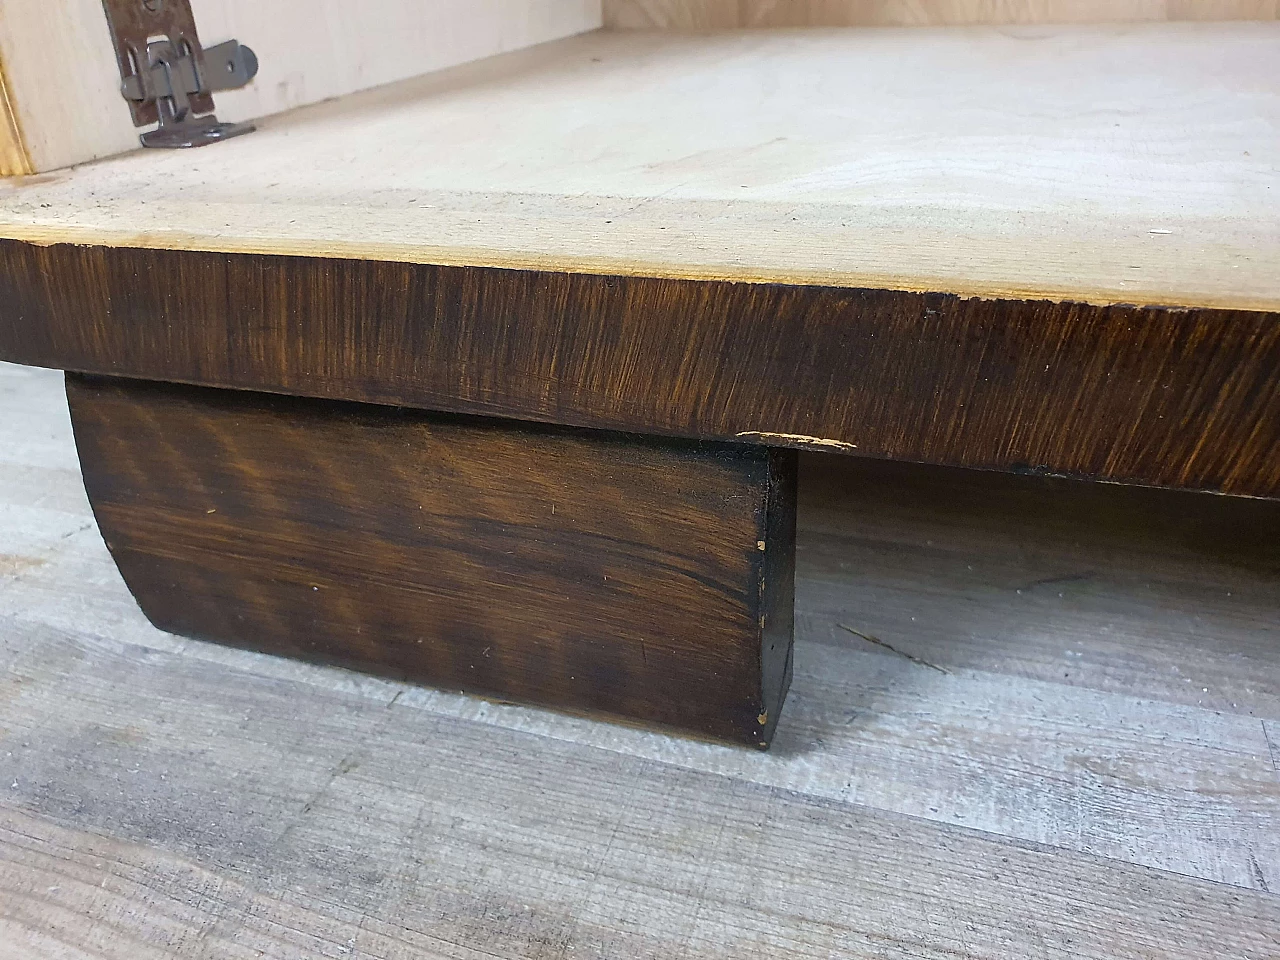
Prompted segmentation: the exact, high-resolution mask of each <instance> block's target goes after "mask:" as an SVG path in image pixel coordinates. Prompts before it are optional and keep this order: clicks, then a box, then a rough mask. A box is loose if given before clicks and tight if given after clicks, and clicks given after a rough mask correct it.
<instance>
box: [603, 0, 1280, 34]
mask: <svg viewBox="0 0 1280 960" xmlns="http://www.w3.org/2000/svg"><path fill="white" fill-rule="evenodd" d="M1277 16H1280V3H1277V2H1276V0H1082V2H1077V0H604V20H605V25H606V26H608V27H611V28H616V29H641V30H653V29H661V30H715V29H722V30H723V29H734V28H738V27H865V26H881V27H884V26H892V27H933V26H955V25H964V24H1007V23H1107V22H1117V21H1148V20H1274V19H1276V17H1277Z"/></svg>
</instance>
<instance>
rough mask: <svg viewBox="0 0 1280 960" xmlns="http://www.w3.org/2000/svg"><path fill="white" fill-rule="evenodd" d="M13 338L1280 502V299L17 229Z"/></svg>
mask: <svg viewBox="0 0 1280 960" xmlns="http://www.w3.org/2000/svg"><path fill="white" fill-rule="evenodd" d="M0 356H2V357H4V358H5V359H8V360H13V361H17V362H21V363H28V364H37V365H43V366H51V367H57V368H65V369H69V370H75V371H82V372H88V373H101V374H111V375H116V376H127V377H140V378H150V379H162V380H173V381H183V382H189V383H197V384H204V385H209V386H217V387H236V388H246V389H253V390H264V391H270V392H280V393H292V394H300V395H309V396H317V397H327V398H335V399H346V400H359V401H369V402H375V403H387V404H398V405H405V406H415V407H424V408H428V409H438V410H447V411H453V412H461V413H473V414H483V415H489V416H510V417H515V418H518V419H526V420H541V421H550V422H554V423H564V424H571V425H576V426H586V427H594V428H603V429H618V430H629V431H635V432H642V433H654V434H672V435H680V436H689V437H695V438H700V439H715V440H734V439H742V440H749V441H752V442H765V443H769V444H772V445H778V446H785V445H788V444H791V445H800V446H804V445H819V446H820V445H821V444H823V443H827V444H828V445H834V446H836V447H837V448H839V449H843V450H845V451H847V452H852V453H856V454H860V455H866V456H872V457H883V458H891V459H902V460H913V461H924V462H933V463H942V464H952V465H958V466H969V467H982V468H991V469H1003V470H1018V471H1033V472H1047V473H1059V474H1070V475H1079V476H1083V477H1090V478H1093V479H1102V480H1114V481H1123V482H1132V483H1141V484H1149V485H1157V486H1171V487H1189V488H1196V489H1208V490H1215V491H1219V492H1223V493H1233V494H1247V495H1252V496H1260V497H1274V496H1278V495H1280V455H1278V454H1277V451H1278V450H1280V378H1278V377H1277V375H1276V371H1277V370H1280V323H1278V322H1277V319H1276V316H1275V315H1273V314H1267V313H1255V312H1248V311H1225V310H1166V309H1160V308H1135V307H1122V306H1117V307H1094V306H1088V305H1084V304H1056V303H1049V302H1029V301H1020V302H1015V301H986V300H976V299H961V298H959V297H954V296H945V295H920V294H908V293H901V292H892V291H879V290H848V289H829V288H821V287H809V286H806V287H798V288H793V287H785V286H781V285H766V284H733V283H726V282H697V281H687V280H658V279H645V278H636V277H607V276H606V277H600V276H589V275H581V274H564V273H558V274H557V273H541V272H533V271H512V270H491V269H480V268H474V269H471V268H458V267H432V266H420V265H411V264H400V263H380V262H363V261H352V260H318V259H314V258H308V257H263V256H250V255H226V254H211V253H206V254H197V253H192V252H184V251H151V250H135V249H110V248H91V247H76V246H69V245H58V246H53V247H38V246H34V245H30V244H23V243H17V242H4V243H0Z"/></svg>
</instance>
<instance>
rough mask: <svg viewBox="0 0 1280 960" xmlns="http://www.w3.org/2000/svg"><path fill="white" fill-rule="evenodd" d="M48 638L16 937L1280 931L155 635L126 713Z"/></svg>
mask: <svg viewBox="0 0 1280 960" xmlns="http://www.w3.org/2000/svg"><path fill="white" fill-rule="evenodd" d="M14 639H15V637H14V635H13V634H9V643H12V642H13V640H14ZM41 639H42V641H43V643H44V644H45V645H46V652H45V655H44V663H43V665H41V664H40V663H38V662H37V661H36V660H35V659H34V658H22V657H19V659H18V661H17V662H16V663H15V662H12V661H11V662H10V670H11V676H14V677H15V679H17V680H18V681H19V682H20V684H21V687H20V690H19V692H18V694H17V698H16V701H15V702H16V703H17V704H18V712H17V713H16V715H15V711H14V710H13V709H12V708H11V709H10V710H8V711H7V712H6V715H5V720H6V724H7V725H8V727H9V729H10V731H11V732H10V735H9V736H10V738H11V740H12V741H13V742H11V743H10V744H7V747H8V749H9V753H10V755H11V760H10V769H11V771H12V773H11V775H12V776H13V778H14V781H13V782H16V783H17V787H16V788H15V787H12V786H10V787H9V789H8V791H7V796H6V799H5V808H6V809H5V813H4V816H3V824H4V829H3V833H2V834H0V837H2V840H0V851H3V853H2V854H0V856H2V857H3V860H2V861H0V863H2V865H0V889H3V891H4V895H3V896H0V904H3V906H0V916H3V917H4V920H5V922H6V926H7V927H8V933H9V935H10V941H9V942H10V943H16V944H18V945H19V947H18V949H19V950H20V951H21V952H19V953H17V955H18V956H24V955H31V956H33V955H35V951H36V950H37V949H39V948H40V946H41V944H42V943H44V942H47V940H46V938H48V937H49V936H50V935H53V936H56V937H58V938H59V939H64V940H69V941H71V942H72V943H76V944H79V945H80V946H81V948H82V949H84V950H85V951H86V952H87V954H88V955H89V956H94V957H116V956H118V957H124V956H132V955H133V954H130V951H132V950H134V949H137V948H138V947H139V946H141V947H143V948H145V947H147V946H150V947H151V948H152V949H156V950H157V952H159V950H160V949H163V948H168V949H170V950H171V951H172V952H175V953H177V954H178V955H191V954H194V953H195V952H196V951H197V950H211V951H213V952H214V953H217V954H219V955H230V956H239V955H244V956H253V955H254V951H262V952H263V954H265V955H268V956H294V955H302V954H311V955H314V954H316V953H324V952H326V951H336V950H344V948H345V950H344V952H346V951H350V953H351V954H353V955H357V956H359V955H365V956H376V957H403V956H417V955H426V956H445V957H470V956H477V955H487V956H519V957H523V956H531V957H533V956H543V955H545V951H548V950H550V951H553V952H556V953H561V954H567V955H598V956H627V957H649V956H653V957H668V956H672V955H679V953H680V951H684V954H685V955H689V956H706V957H741V956H773V955H777V954H778V953H779V952H785V953H786V954H787V955H789V956H799V957H810V956H812V957H827V956H830V955H832V954H835V955H841V956H850V955H852V956H878V957H917V958H918V957H939V958H941V957H949V958H954V957H957V956H959V957H1007V956H1009V954H1010V952H1011V948H1012V951H1013V952H1015V953H1018V954H1019V955H1028V956H1046V957H1055V956H1062V957H1067V956H1070V957H1206V956H1211V955H1212V956H1226V955H1232V956H1238V957H1254V958H1257V957H1265V956H1268V955H1269V954H1271V953H1273V952H1274V951H1275V950H1276V948H1277V947H1278V946H1280V897H1277V896H1275V895H1271V894H1264V893H1260V892H1253V891H1248V890H1241V889H1231V888H1228V887H1224V886H1222V885H1219V884H1211V883H1205V882H1203V881H1195V880H1189V879H1186V878H1182V877H1177V876H1174V875H1172V874H1169V873H1165V872H1161V871H1153V870H1149V869H1144V868H1137V867H1131V866H1125V865H1122V864H1118V863H1115V862H1112V861H1106V860H1102V859H1099V858H1095V857H1090V856H1085V855H1080V854H1075V853H1070V852H1067V851H1064V850H1059V849H1053V848H1047V847H1043V846H1036V845H1029V844H1022V843H1011V842H1009V841H1006V840H1001V839H998V838H993V837H990V836H986V835H984V834H981V833H978V832H974V831H970V830H965V829H956V828H951V827H945V826H940V825H937V824H930V823H927V822H923V821H920V820H918V819H915V818H910V817H903V816H899V815H894V814H890V813H885V812H879V811H875V810H873V809H870V808H868V807H864V806H861V805H857V804H846V803H840V802H833V801H830V800H825V799H817V798H812V797H806V796H804V795H802V794H797V793H793V792H788V791H785V790H778V789H772V788H767V787H763V786H759V785H755V784H751V783H743V782H738V781H734V780H732V779H729V778H725V777H721V776H716V775H713V774H707V773H702V772H700V771H697V770H691V769H687V768H681V767H678V766H674V765H671V764H666V763H661V762H658V761H654V760H650V759H644V758H639V757H628V756H625V755H619V754H618V753H616V752H613V751H609V750H601V749H599V748H593V747H587V746H583V745H580V744H575V743H573V742H571V741H565V740H561V739H556V738H548V737H540V736H536V735H531V734H527V733H520V732H515V731H507V732H504V733H503V734H502V735H501V736H495V731H494V730H493V729H492V728H489V727H487V726H485V725H481V724H476V723H474V722H470V721H465V720H459V719H455V718H448V717H442V716H439V715H434V714H432V713H430V712H426V711H422V710H417V709H414V708H412V707H410V706H406V705H404V704H403V703H399V702H395V699H394V697H392V698H389V699H388V700H386V701H384V702H382V703H378V702H373V701H369V700H361V699H353V698H351V697H349V696H346V695H344V694H343V693H341V692H340V691H329V690H323V689H320V688H316V687H313V686H306V685H302V684H298V683H293V682H281V681H277V680H271V679H268V678H265V677H260V676H255V675H253V674H251V673H245V672H243V671H239V670H227V669H211V668H210V667H209V665H207V664H201V663H199V662H197V661H194V660H192V659H190V658H186V657H183V656H181V655H176V654H172V653H165V652H159V651H157V652H155V653H153V654H152V655H150V656H149V657H148V661H149V662H148V670H147V674H146V679H145V681H144V682H145V689H146V692H147V695H146V696H145V697H142V698H139V699H138V700H137V703H136V706H134V707H133V708H131V709H130V710H129V711H128V712H127V714H123V715H122V714H121V712H120V704H119V694H118V692H117V691H118V690H119V688H120V687H121V686H122V685H136V684H137V683H138V677H139V672H138V664H137V663H135V662H134V658H133V656H131V655H130V654H129V653H128V652H127V651H121V652H116V653H111V652H109V651H107V650H106V649H104V648H100V649H99V650H97V651H95V652H93V653H90V654H89V655H88V656H87V657H86V656H83V654H84V653H85V652H86V651H84V648H82V647H79V646H78V645H77V644H74V643H67V642H65V641H64V642H61V643H59V642H58V641H57V639H56V638H54V637H52V636H48V635H46V636H44V637H43V638H41ZM59 660H60V661H61V662H58V661H59ZM77 661H78V662H77ZM68 702H73V703H75V704H76V709H75V710H66V709H58V708H57V707H56V706H55V705H56V704H65V703H68ZM24 705H27V706H26V709H23V706H24ZM229 743H235V744H236V749H234V750H226V749H224V748H223V744H229Z"/></svg>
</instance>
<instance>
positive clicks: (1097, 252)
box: [0, 5, 1280, 312]
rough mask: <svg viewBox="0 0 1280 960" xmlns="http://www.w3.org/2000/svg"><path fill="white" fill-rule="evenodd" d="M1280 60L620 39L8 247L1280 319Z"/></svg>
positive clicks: (1214, 31) (276, 149)
mask: <svg viewBox="0 0 1280 960" xmlns="http://www.w3.org/2000/svg"><path fill="white" fill-rule="evenodd" d="M423 6H427V5H423ZM1277 61H1280V24H1278V23H1245V24H1241V23H1217V24H1195V25H1188V24H1147V25H1140V26H1130V25H1126V26H1112V27H1105V26H1104V27H1088V28H1084V27H1080V28H1072V27H1034V28H1017V27H1002V28H998V29H996V28H974V29H958V30H933V31H927V32H922V31H916V30H841V29H828V30H773V31H769V30H760V31H731V32H727V33H721V34H712V35H699V36H690V35H682V34H675V33H649V34H641V33H636V32H621V31H597V32H595V33H592V34H588V35H586V36H583V37H577V38H573V39H570V40H566V41H560V42H557V43H552V44H545V45H543V46H541V47H538V48H535V49H532V50H528V51H523V52H519V53H515V54H510V55H506V56H502V57H495V58H490V59H489V60H486V61H483V62H481V63H477V64H471V65H468V66H465V67H461V68H458V69H456V70H450V71H444V72H442V73H439V74H434V75H432V76H430V77H425V78H422V79H420V80H416V81H408V82H406V83H404V84H401V85H398V86H395V87H390V88H386V89H380V90H377V91H370V92H368V93H367V94H357V95H353V96H351V97H348V98H342V99H340V100H337V101H334V102H331V103H326V104H321V105H317V106H315V107H308V108H303V109H300V110H297V111H293V112H291V113H289V114H287V115H282V116H280V117H279V118H277V119H275V120H272V121H270V122H264V123H263V124H261V125H260V126H259V129H258V131H257V132H256V133H255V134H254V135H253V136H252V137H239V138H237V139H236V140H235V142H233V143H226V144H220V145H219V146H220V149H219V150H204V151H200V150H197V151H186V152H179V154H175V153H174V152H172V151H156V150H144V151H135V152H134V153H133V154H130V155H129V156H126V157H119V158H115V159H112V160H110V161H106V162H103V163H99V164H94V165H92V166H91V167H85V168H79V169H76V170H75V171H74V172H70V173H67V174H64V175H55V176H45V177H37V178H29V179H25V180H24V179H16V180H15V179H10V180H7V181H4V182H0V237H9V238H13V239H23V240H28V241H31V242H35V243H41V244H47V243H59V242H64V243H74V244H83V245H106V246H131V247H142V248H165V249H191V250H201V251H217V252H225V253H272V254H288V255H305V256H313V257H321V258H330V257H343V258H348V259H356V260H394V261H401V262H410V263H430V264H441V265H455V266H489V267H504V268H516V269H540V270H550V271H554V272H576V273H589V274H597V275H600V274H603V275H613V274H625V275H638V276H653V277H665V278H675V277H680V278H686V279H699V280H716V279H730V280H740V281H751V282H779V283H785V284H788V285H795V284H812V285H817V286H837V287H848V288H857V289H892V290H908V291H914V292H919V293H952V294H957V295H963V296H971V297H983V298H987V299H1033V300H1034V299H1048V300H1055V301H1061V302H1066V301H1080V302H1086V303H1096V304H1102V305H1111V304H1125V303H1136V304H1139V305H1165V306H1172V307H1223V308H1232V309H1252V310H1267V311H1270V312H1280V271H1278V270H1277V269H1276V265H1277V264H1278V263H1280V191H1277V190H1276V189H1275V183H1276V174H1275V171H1276V169H1277V168H1278V167H1280V134H1277V130H1280V86H1278V85H1277V84H1276V83H1275V77H1274V71H1273V70H1272V69H1271V65H1272V64H1274V63H1276V62H1277ZM299 157H306V158H308V160H307V162H306V163H299V162H298V158H299ZM286 172H287V176H286V175H285V173H286ZM159 183H163V184H164V185H165V186H164V190H165V193H164V196H165V202H164V203H162V204H161V203H156V202H155V198H156V190H157V186H156V185H157V184H159Z"/></svg>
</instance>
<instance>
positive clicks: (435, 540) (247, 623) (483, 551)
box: [67, 374, 796, 747]
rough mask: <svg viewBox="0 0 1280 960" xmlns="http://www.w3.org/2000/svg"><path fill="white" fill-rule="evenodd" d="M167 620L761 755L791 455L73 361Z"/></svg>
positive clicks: (94, 477)
mask: <svg viewBox="0 0 1280 960" xmlns="http://www.w3.org/2000/svg"><path fill="white" fill-rule="evenodd" d="M67 396H68V398H69V400H70V405H71V417H72V423H73V424H74V427H75V436H76V444H77V446H78V448H79V452H80V462H81V465H82V466H83V469H84V478H85V486H86V488H87V490H88V493H89V499H90V501H91V502H92V504H93V509H94V514H95V515H96V517H97V519H98V523H99V526H100V527H101V529H102V534H103V537H104V538H105V540H106V542H107V546H108V547H109V548H110V550H111V553H112V555H113V556H114V557H115V560H116V563H117V564H118V565H119V567H120V571H121V573H122V574H123V575H124V578H125V581H126V582H127V583H128V584H129V588H130V589H131V590H132V591H133V594H134V596H135V597H136V598H137V600H138V603H139V604H140V605H141V607H142V609H143V611H144V612H145V613H146V615H147V616H148V617H149V618H150V619H151V621H152V622H153V623H154V624H155V625H156V626H158V627H160V628H161V629H164V630H168V631H171V632H174V633H180V634H186V635H188V636H193V637H199V638H202V639H207V640H214V641H218V642H221V643H228V644H233V645H236V646H241V647H248V648H252V649H255V650H262V651H266V652H269V653H275V654H282V655H286V656H293V657H300V658H304V659H307V660H312V661H319V662H324V663H330V664H337V665H341V666H345V667H351V668H354V669H357V670H362V671H366V672H371V673H377V674H381V675H386V676H392V677H396V678H401V679H407V680H412V681H416V682H421V683H426V684H430V685H433V686H440V687H446V688H455V689H463V690H468V691H474V692H477V693H482V694H486V695H490V696H494V697H498V698H503V699H512V700H519V701H525V702H529V703H537V704H544V705H547V706H552V707H556V708H560V709H565V710H569V711H573V712H588V713H603V714H609V715H612V716H614V717H619V718H624V719H627V720H632V721H638V722H642V723H645V724H655V725H661V726H668V727H674V728H679V729H681V730H683V731H687V732H691V733H695V734H697V735H701V736H706V737H711V738H715V739H722V740H729V741H734V742H738V743H746V744H751V745H754V746H761V747H763V746H767V745H768V743H769V740H770V738H771V736H772V733H773V729H774V726H775V724H776V723H777V720H778V713H779V710H780V708H781V706H782V701H783V698H784V697H785V695H786V689H787V685H788V683H789V681H790V672H791V638H792V599H793V582H794V559H795V477H796V462H795V454H794V453H793V452H789V451H779V450H768V449H765V448H763V447H753V446H739V445H725V444H705V443H704V444H699V443H694V442H683V441H678V442H672V441H666V440H664V441H656V440H651V439H649V438H643V437H633V436H622V435H617V434H602V433H595V432H587V431H579V430H571V429H562V428H547V427H529V426H525V425H517V424H512V423H508V422H499V421H493V420H486V419H475V418H462V417H456V416H448V415H437V414H426V413H422V412H418V411H405V410H400V409H396V408H389V407H379V406H368V405H362V404H350V403H340V402H332V401H321V400H302V399H296V398H288V397H277V396H270V395H266V394H257V393H242V392H237V391H226V390H214V389H206V388H198V387H188V386H178V385H172V384H158V383H148V382H143V381H134V380H119V379H110V378H101V377H88V376H79V375H74V374H68V376H67Z"/></svg>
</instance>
